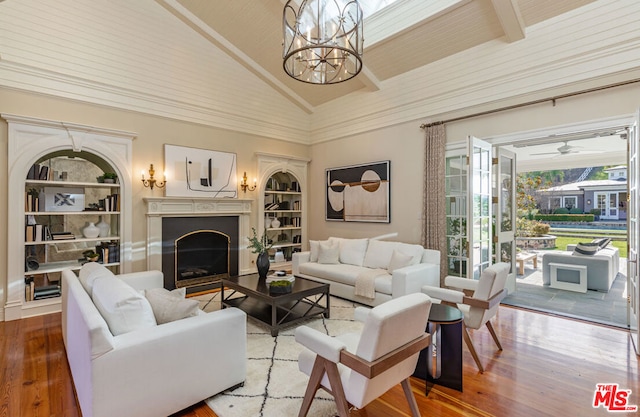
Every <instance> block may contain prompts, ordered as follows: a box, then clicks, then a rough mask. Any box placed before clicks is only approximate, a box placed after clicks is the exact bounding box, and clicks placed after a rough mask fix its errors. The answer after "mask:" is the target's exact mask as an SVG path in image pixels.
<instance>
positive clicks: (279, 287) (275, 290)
mask: <svg viewBox="0 0 640 417" xmlns="http://www.w3.org/2000/svg"><path fill="white" fill-rule="evenodd" d="M292 288H293V282H291V281H287V280H280V281H272V282H271V283H270V284H269V293H270V294H288V293H290V292H291V289H292Z"/></svg>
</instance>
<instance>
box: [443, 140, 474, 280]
mask: <svg viewBox="0 0 640 417" xmlns="http://www.w3.org/2000/svg"><path fill="white" fill-rule="evenodd" d="M463 152H464V150H461V151H452V152H448V153H447V154H446V155H445V184H446V189H445V195H446V202H447V206H446V216H447V274H448V275H453V276H457V277H467V276H468V271H467V260H468V250H469V247H468V237H467V234H468V231H467V181H468V179H467V156H466V155H465V154H464V153H463Z"/></svg>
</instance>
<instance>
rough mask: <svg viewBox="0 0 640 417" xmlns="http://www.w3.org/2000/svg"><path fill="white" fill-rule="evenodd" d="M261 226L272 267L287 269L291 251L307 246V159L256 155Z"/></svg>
mask: <svg viewBox="0 0 640 417" xmlns="http://www.w3.org/2000/svg"><path fill="white" fill-rule="evenodd" d="M258 163H259V171H260V172H259V174H260V178H261V181H260V184H261V187H260V194H261V195H260V203H259V207H260V210H259V213H260V216H261V218H260V219H259V225H260V228H261V229H262V228H264V230H266V233H267V238H268V239H269V240H270V242H271V243H272V244H273V246H272V248H271V250H270V251H269V255H270V260H271V268H272V269H285V270H286V269H289V268H290V265H291V257H292V255H293V253H295V252H298V251H302V250H304V248H306V230H307V224H306V198H307V195H306V176H307V164H308V160H304V159H297V158H290V157H281V156H277V155H268V154H258Z"/></svg>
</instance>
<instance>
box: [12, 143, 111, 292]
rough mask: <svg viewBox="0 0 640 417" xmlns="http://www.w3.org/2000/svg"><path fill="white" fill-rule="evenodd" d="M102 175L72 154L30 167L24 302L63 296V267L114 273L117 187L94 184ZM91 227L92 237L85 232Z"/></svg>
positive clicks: (45, 157)
mask: <svg viewBox="0 0 640 417" xmlns="http://www.w3.org/2000/svg"><path fill="white" fill-rule="evenodd" d="M102 166H105V165H104V164H102ZM107 169H109V170H112V168H107ZM103 174H104V172H103V168H101V167H100V166H98V165H96V164H94V163H93V162H91V161H88V160H87V159H84V158H82V157H80V156H79V155H78V154H77V153H75V152H72V151H68V152H66V154H65V152H62V153H60V152H56V153H55V154H53V155H45V156H44V157H43V158H41V159H39V161H38V163H34V164H33V165H32V166H31V168H30V169H29V171H28V173H27V178H26V180H25V182H24V187H25V193H24V195H25V223H24V224H25V226H24V227H25V234H24V235H25V237H24V245H25V250H24V256H25V272H24V282H25V301H26V302H30V301H35V300H40V299H46V298H54V297H59V296H61V293H62V289H61V287H60V278H61V277H60V273H61V272H62V270H64V269H72V270H77V269H80V268H81V267H82V265H83V264H85V263H86V262H99V263H101V264H104V265H105V266H108V267H109V268H110V269H112V270H113V272H115V273H117V272H118V265H119V263H120V243H119V242H120V236H119V230H120V229H119V226H118V225H119V220H120V210H119V201H120V198H119V193H118V192H119V190H120V184H118V183H117V182H115V180H114V182H112V183H100V182H98V181H100V180H101V179H102V177H103ZM91 227H93V231H94V233H89V231H85V229H86V228H91ZM96 230H97V231H96Z"/></svg>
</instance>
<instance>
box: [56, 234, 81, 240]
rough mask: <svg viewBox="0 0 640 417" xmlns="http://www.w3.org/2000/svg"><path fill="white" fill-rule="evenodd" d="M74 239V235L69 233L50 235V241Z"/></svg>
mask: <svg viewBox="0 0 640 417" xmlns="http://www.w3.org/2000/svg"><path fill="white" fill-rule="evenodd" d="M75 238H76V237H75V235H74V234H73V233H71V232H58V233H51V240H70V239H75Z"/></svg>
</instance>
